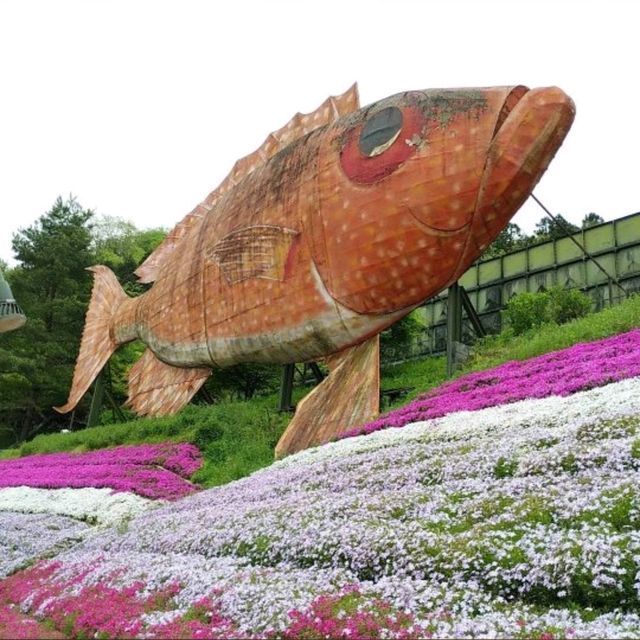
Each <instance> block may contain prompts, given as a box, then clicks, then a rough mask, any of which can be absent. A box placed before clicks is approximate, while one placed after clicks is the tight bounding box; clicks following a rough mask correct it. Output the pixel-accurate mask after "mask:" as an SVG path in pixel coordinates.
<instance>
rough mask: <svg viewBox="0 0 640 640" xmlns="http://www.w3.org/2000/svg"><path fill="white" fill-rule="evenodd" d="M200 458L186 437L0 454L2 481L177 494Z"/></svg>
mask: <svg viewBox="0 0 640 640" xmlns="http://www.w3.org/2000/svg"><path fill="white" fill-rule="evenodd" d="M200 464H201V459H200V452H199V451H198V448H197V447H195V446H194V445H192V444H184V443H181V444H173V443H166V444H154V445H149V444H147V445H140V446H137V447H116V448H114V449H105V450H102V451H92V452H89V453H79V454H75V453H50V454H43V455H34V456H27V457H24V458H14V459H11V460H0V487H19V486H28V487H39V488H47V489H58V488H65V487H68V488H71V487H73V488H80V487H96V488H99V487H108V488H111V489H114V490H116V491H129V492H132V493H136V494H138V495H140V496H144V497H146V498H154V499H157V498H162V499H165V500H175V499H177V498H181V497H183V496H185V495H188V494H190V493H193V492H194V491H195V489H196V487H195V486H194V485H193V484H191V483H190V482H189V481H188V478H189V476H191V475H192V474H193V473H194V472H195V471H196V470H197V469H198V468H199V467H200Z"/></svg>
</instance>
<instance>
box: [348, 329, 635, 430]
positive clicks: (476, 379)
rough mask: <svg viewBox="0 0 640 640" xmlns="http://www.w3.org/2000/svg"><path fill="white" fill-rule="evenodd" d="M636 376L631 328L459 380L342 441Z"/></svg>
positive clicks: (573, 391) (427, 394) (569, 392)
mask: <svg viewBox="0 0 640 640" xmlns="http://www.w3.org/2000/svg"><path fill="white" fill-rule="evenodd" d="M638 375H640V329H635V330H633V331H629V332H627V333H623V334H620V335H617V336H613V337H611V338H605V339H603V340H597V341H594V342H588V343H582V344H577V345H575V346H573V347H570V348H568V349H562V350H560V351H554V352H552V353H547V354H545V355H542V356H539V357H537V358H531V359H529V360H522V361H512V362H506V363H505V364H503V365H500V366H498V367H495V368H493V369H490V370H488V371H480V372H477V373H471V374H467V375H465V376H461V377H460V378H458V379H456V380H454V381H452V382H449V383H446V384H443V385H441V386H439V387H437V388H436V389H433V390H432V391H430V392H429V393H426V394H424V395H423V396H421V397H419V398H417V399H416V400H414V401H413V402H411V403H410V404H408V405H406V406H404V407H401V408H400V409H397V410H395V411H392V412H390V413H387V414H385V415H383V416H380V418H378V419H377V420H374V421H373V422H370V423H368V424H366V425H363V426H362V427H359V428H357V429H351V430H349V431H346V432H345V433H343V434H342V437H343V438H345V437H351V436H356V435H361V434H367V433H373V432H374V431H378V430H379V429H386V428H388V427H403V426H404V425H405V424H410V423H412V422H417V421H420V420H426V419H428V418H439V417H440V416H444V415H446V414H448V413H451V412H452V411H474V410H476V409H485V408H487V407H494V406H497V405H501V404H507V403H509V402H517V401H518V400H525V399H526V398H546V397H547V396H551V395H559V396H566V395H570V394H572V393H575V392H576V391H581V390H584V389H590V388H592V387H598V386H601V385H603V384H607V383H609V382H615V381H617V380H624V379H625V378H631V377H634V376H638Z"/></svg>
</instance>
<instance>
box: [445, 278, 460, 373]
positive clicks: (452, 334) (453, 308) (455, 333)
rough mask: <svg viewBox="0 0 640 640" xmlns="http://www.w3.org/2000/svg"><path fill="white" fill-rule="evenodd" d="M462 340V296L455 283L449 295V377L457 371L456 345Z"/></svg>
mask: <svg viewBox="0 0 640 640" xmlns="http://www.w3.org/2000/svg"><path fill="white" fill-rule="evenodd" d="M461 339H462V295H461V293H460V285H459V284H458V283H457V282H454V283H453V284H452V285H451V286H450V287H449V292H448V294H447V376H449V377H450V376H452V375H453V372H454V371H455V351H456V344H457V343H460V341H461Z"/></svg>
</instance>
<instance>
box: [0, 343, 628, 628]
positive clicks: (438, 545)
mask: <svg viewBox="0 0 640 640" xmlns="http://www.w3.org/2000/svg"><path fill="white" fill-rule="evenodd" d="M638 338H640V334H639V332H638V331H632V332H629V333H627V334H625V335H623V336H619V337H618V338H615V339H610V340H605V341H601V342H599V343H597V344H593V345H585V346H583V347H576V348H574V351H573V352H572V353H573V355H574V356H575V359H574V360H573V361H571V360H570V359H569V358H568V357H567V354H566V352H565V353H564V354H559V355H558V354H556V355H555V356H554V355H550V356H548V357H546V358H542V359H538V360H537V361H530V362H529V367H528V368H527V364H526V363H522V364H521V365H519V366H520V367H522V370H523V376H522V378H521V379H520V381H519V384H518V385H517V387H518V388H519V389H521V390H524V391H526V390H527V389H528V390H529V391H531V393H530V395H534V396H538V397H534V398H528V399H523V400H518V399H517V398H514V397H513V395H512V393H513V389H511V391H510V392H509V393H499V391H500V385H502V384H507V383H508V380H509V376H504V375H502V374H501V372H500V371H501V370H500V369H499V368H496V369H494V370H493V371H486V372H484V373H483V374H482V375H478V374H472V376H471V377H470V379H471V381H475V383H478V382H479V381H480V382H482V381H484V384H479V385H478V384H475V385H474V384H469V385H468V386H465V381H464V380H463V379H462V378H461V379H459V380H458V381H456V382H454V383H451V384H449V385H448V386H447V387H445V388H444V389H442V390H441V391H442V393H441V394H437V393H434V394H432V395H431V398H432V399H433V398H436V399H437V398H438V397H443V398H444V397H448V400H447V406H448V407H449V408H450V409H451V411H452V412H450V413H447V415H443V416H441V417H431V418H429V419H426V420H422V421H419V422H413V423H411V424H407V425H406V426H402V428H390V429H389V428H387V429H383V430H379V431H377V432H375V433H372V434H370V435H366V436H357V437H351V438H346V439H343V440H340V441H337V442H334V443H330V444H328V445H325V446H323V447H319V448H316V449H311V450H308V451H305V452H301V453H299V454H296V455H294V456H291V457H289V458H286V459H285V460H282V461H280V462H278V463H275V464H273V465H271V466H270V467H268V468H266V469H263V470H261V471H258V472H256V473H254V474H253V475H251V476H250V477H248V478H245V479H242V480H239V481H236V482H233V483H230V484H227V485H225V486H222V487H217V488H214V489H209V490H203V491H200V492H197V493H195V494H192V495H189V496H186V497H183V498H180V499H177V500H174V501H173V502H171V503H164V502H162V503H157V504H155V505H153V508H152V509H151V510H148V509H147V508H142V507H141V508H140V510H139V511H138V513H139V515H137V516H133V517H132V516H131V515H130V516H127V517H123V518H121V519H120V520H119V522H118V524H117V525H116V526H111V527H110V528H106V529H102V530H96V529H95V527H91V526H89V527H88V528H87V524H88V523H86V522H85V523H84V524H83V525H82V526H83V527H84V529H83V530H79V529H78V527H79V526H80V524H79V522H78V517H77V516H75V517H74V516H69V515H67V516H62V515H60V514H58V515H55V516H53V515H52V516H50V517H51V518H54V520H51V523H50V524H49V523H48V522H46V521H45V520H43V516H42V515H41V516H35V515H32V516H31V517H32V518H35V517H40V520H39V521H37V522H35V521H29V522H28V523H27V522H26V521H25V518H26V515H25V514H16V513H14V512H12V511H10V510H5V511H0V522H1V523H2V527H1V528H0V530H2V531H3V534H2V535H3V536H4V539H3V540H2V544H3V546H5V547H6V548H13V549H21V553H22V556H21V558H22V560H21V562H22V565H24V564H25V563H27V562H29V560H37V559H38V558H41V557H42V556H43V554H47V553H48V554H50V555H53V558H52V559H51V560H46V559H45V560H44V561H42V562H37V563H36V564H34V565H33V566H31V567H28V568H26V569H25V570H22V571H18V572H16V573H12V572H13V571H15V569H16V568H17V566H16V565H14V566H13V567H12V568H7V569H6V570H5V575H8V577H7V578H5V579H4V580H3V581H1V582H0V603H2V606H1V607H0V636H4V637H13V636H11V635H10V634H11V633H14V632H15V631H16V628H17V626H16V625H18V626H19V625H22V626H20V628H21V629H22V628H27V627H29V628H30V629H31V631H30V633H31V632H32V633H33V634H34V635H32V636H31V637H38V636H37V634H38V633H42V634H45V631H46V629H45V628H43V627H38V628H34V627H31V626H29V625H27V624H26V623H24V621H22V622H20V621H16V620H19V619H18V618H16V616H17V612H18V611H20V613H21V615H22V614H28V615H29V616H30V618H29V619H28V621H30V624H31V625H32V624H35V623H34V622H33V620H34V619H35V620H40V621H42V622H45V623H46V624H47V625H48V627H47V628H49V629H50V628H52V627H53V628H55V630H56V632H60V633H62V634H64V635H67V636H70V637H78V636H82V635H85V636H95V635H96V634H98V635H99V637H122V636H125V635H129V636H131V635H133V636H140V635H145V636H146V637H157V638H173V637H202V638H205V637H212V638H216V637H220V638H227V637H238V636H241V637H266V636H277V637H291V638H297V637H301V636H303V637H310V638H315V637H317V638H320V637H333V638H343V637H351V638H353V637H362V638H364V637H367V638H368V637H389V636H391V637H398V638H407V637H418V638H423V637H429V636H430V635H433V636H434V637H452V636H457V637H508V638H511V637H540V638H547V639H548V638H552V637H567V638H574V637H637V636H638V635H639V634H640V617H639V616H638V608H639V600H638V595H639V591H640V489H639V487H640V484H639V480H640V431H639V430H638V429H639V426H640V378H639V377H635V376H637V374H638V370H637V369H636V367H637V365H638V363H639V362H640V349H637V345H636V344H635V340H636V339H638ZM579 354H582V355H579ZM559 363H563V364H565V365H569V366H567V367H565V369H564V370H562V373H560V374H559V373H558V371H559ZM612 363H613V364H612ZM527 369H528V371H529V373H530V375H529V377H528V378H527V376H526V375H525V373H526V371H527ZM502 373H504V370H502ZM554 376H555V377H556V380H555V382H554V380H553V377H554ZM626 376H628V377H627V379H619V378H624V377H626ZM558 377H559V379H558ZM534 379H535V380H538V381H539V382H540V384H542V382H544V381H546V383H547V384H546V386H544V387H540V385H538V384H536V385H534V384H533V380H534ZM616 379H619V380H618V381H616V382H609V381H610V380H616ZM577 380H580V381H581V382H580V384H576V385H573V386H572V381H577ZM505 381H506V382H505ZM467 382H468V381H467ZM607 382H609V383H608V384H607ZM554 385H555V386H554ZM557 385H561V386H562V388H563V389H567V394H569V395H565V396H564V397H562V396H558V395H550V394H553V393H554V391H555V392H557V391H558V387H557ZM597 385H604V386H597ZM507 386H508V384H507ZM493 387H495V388H493ZM589 387H593V388H589ZM505 388H506V387H505ZM541 388H544V391H540V389H541ZM536 389H538V392H537V393H534V391H535V390H536ZM578 389H583V390H578ZM496 390H497V391H498V392H496ZM469 393H470V395H465V394H469ZM474 394H475V395H474ZM486 397H492V398H493V401H492V403H491V404H493V405H494V406H488V407H485V408H478V405H477V404H475V405H473V404H472V405H471V406H470V407H468V408H473V409H474V410H472V411H468V410H464V408H465V407H464V402H466V401H467V400H469V398H472V399H473V400H474V401H475V402H479V401H481V400H483V399H486ZM465 398H466V400H465ZM514 399H515V400H516V401H514ZM432 401H433V400H432ZM503 402H506V403H507V404H502V403H503ZM423 408H424V407H423ZM461 409H463V410H461ZM445 413H446V412H445ZM396 426H399V425H396ZM22 460H23V461H26V460H28V458H24V459H22ZM7 462H9V461H7ZM11 462H20V460H16V461H11ZM23 463H24V462H23ZM1 493H2V492H1V491H0V495H1ZM19 516H22V518H23V519H22V521H21V522H18V520H17V519H18V517H19ZM63 517H64V518H66V519H65V520H64V521H60V520H59V519H60V518H63ZM55 518H58V520H55ZM74 523H75V524H74ZM89 524H90V523H89ZM74 527H75V528H74ZM80 528H82V527H80ZM85 529H87V531H85ZM43 530H46V531H48V532H49V533H48V534H47V535H50V536H51V538H52V544H53V547H52V546H49V547H46V548H43V546H42V545H37V544H33V545H32V546H33V550H32V551H31V555H30V556H29V552H28V550H26V549H24V540H25V538H27V539H28V540H36V539H37V537H38V533H37V532H38V531H40V532H42V531H43ZM43 537H45V536H42V535H40V538H41V539H42V538H43ZM63 549H64V550H63ZM61 550H62V551H61ZM60 551H61V552H60ZM9 574H12V575H9ZM41 637H47V636H46V635H42V636H41Z"/></svg>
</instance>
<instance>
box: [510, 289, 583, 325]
mask: <svg viewBox="0 0 640 640" xmlns="http://www.w3.org/2000/svg"><path fill="white" fill-rule="evenodd" d="M590 309H591V299H590V298H589V296H588V295H586V294H584V293H582V291H579V290H578V289H565V288H564V287H561V286H559V285H557V286H555V287H552V288H551V289H549V291H539V292H538V293H528V292H523V293H519V294H518V295H517V296H514V297H513V298H511V300H509V302H508V303H507V308H506V309H505V312H504V315H505V318H506V320H507V324H508V326H509V327H510V329H511V331H512V332H513V333H514V334H515V335H521V334H523V333H525V332H526V331H529V330H530V329H534V328H536V327H540V326H542V325H544V324H547V323H549V322H554V323H556V324H564V323H566V322H570V321H571V320H576V319H577V318H582V317H584V316H586V315H587V314H588V313H589V311H590Z"/></svg>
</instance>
